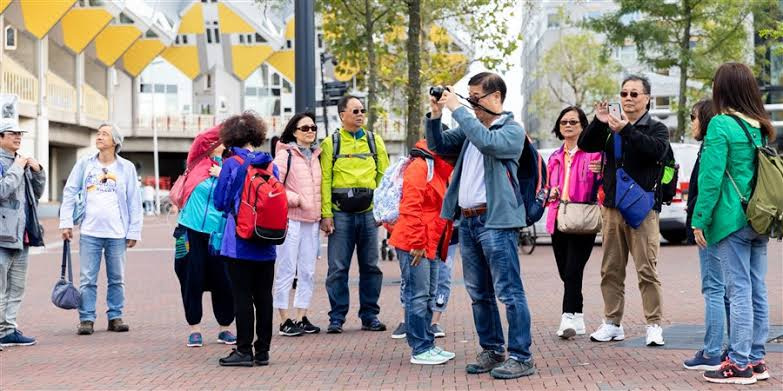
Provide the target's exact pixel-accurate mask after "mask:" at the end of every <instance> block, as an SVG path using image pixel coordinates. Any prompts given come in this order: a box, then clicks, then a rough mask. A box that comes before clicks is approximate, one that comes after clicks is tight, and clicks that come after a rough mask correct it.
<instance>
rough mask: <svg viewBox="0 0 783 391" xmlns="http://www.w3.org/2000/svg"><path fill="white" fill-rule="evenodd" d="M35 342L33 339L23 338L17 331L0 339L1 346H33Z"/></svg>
mask: <svg viewBox="0 0 783 391" xmlns="http://www.w3.org/2000/svg"><path fill="white" fill-rule="evenodd" d="M36 342H37V341H36V340H35V338H33V337H25V336H24V335H22V332H21V331H19V330H14V332H13V333H11V334H8V335H6V336H5V337H3V338H0V345H1V346H30V345H35V343H36Z"/></svg>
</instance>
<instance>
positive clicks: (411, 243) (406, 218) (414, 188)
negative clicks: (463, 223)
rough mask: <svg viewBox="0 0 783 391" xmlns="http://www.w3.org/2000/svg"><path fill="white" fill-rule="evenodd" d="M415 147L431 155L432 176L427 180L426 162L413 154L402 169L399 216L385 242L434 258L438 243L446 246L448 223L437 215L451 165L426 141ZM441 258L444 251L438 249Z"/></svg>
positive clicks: (448, 238)
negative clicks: (418, 251)
mask: <svg viewBox="0 0 783 391" xmlns="http://www.w3.org/2000/svg"><path fill="white" fill-rule="evenodd" d="M416 147H417V148H419V149H421V150H423V151H425V152H428V153H429V154H431V155H433V157H434V169H433V175H432V179H431V180H430V181H429V182H428V181H427V173H428V168H427V161H426V160H425V159H423V158H420V157H415V158H413V160H412V161H411V163H410V164H409V165H408V167H406V168H405V172H404V173H403V182H402V198H401V199H400V217H399V218H398V219H397V222H396V223H395V224H394V230H393V231H392V235H391V239H390V240H389V244H390V245H392V246H393V247H394V248H396V249H398V250H402V251H411V250H420V249H425V253H426V257H427V259H435V257H436V255H437V254H438V253H437V250H438V246H439V244H443V243H445V245H444V246H446V247H447V246H448V243H449V241H450V240H451V231H452V229H451V224H450V223H449V224H447V221H446V220H445V219H443V218H441V217H440V211H441V207H442V206H443V197H444V195H445V194H446V185H447V183H448V180H449V176H450V175H451V171H452V169H453V167H452V166H451V165H449V164H448V163H446V161H444V160H443V159H441V158H440V157H439V156H438V155H436V154H435V153H433V152H431V151H429V150H428V149H427V144H426V142H424V141H423V140H422V141H419V142H418V143H416ZM440 254H441V255H442V258H443V259H445V258H446V252H445V251H441V253H440Z"/></svg>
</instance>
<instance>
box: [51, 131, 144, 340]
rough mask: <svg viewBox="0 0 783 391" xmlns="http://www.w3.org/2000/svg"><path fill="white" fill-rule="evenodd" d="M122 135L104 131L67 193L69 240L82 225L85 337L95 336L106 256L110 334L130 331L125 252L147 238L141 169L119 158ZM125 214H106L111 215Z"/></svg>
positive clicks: (63, 224)
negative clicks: (125, 316) (100, 276)
mask: <svg viewBox="0 0 783 391" xmlns="http://www.w3.org/2000/svg"><path fill="white" fill-rule="evenodd" d="M122 141H123V137H122V133H120V130H119V128H117V126H115V125H111V124H103V125H101V126H100V127H98V136H97V138H96V139H95V147H96V148H98V151H99V152H98V153H97V154H94V155H92V154H91V155H89V156H86V157H84V158H82V159H81V160H79V161H78V162H77V163H76V165H75V166H74V168H73V170H71V174H70V175H69V176H68V181H67V182H66V184H65V188H64V189H63V203H62V206H61V207H60V229H61V231H62V237H63V240H71V239H73V226H74V225H76V224H80V236H79V265H80V267H81V276H80V291H81V304H80V305H79V326H78V328H77V333H78V334H79V335H89V334H92V333H93V325H94V323H95V318H96V316H95V301H96V298H97V290H98V289H97V288H98V287H97V283H98V271H99V270H100V264H101V254H104V252H105V258H106V277H107V280H108V288H107V294H106V302H107V304H108V307H109V309H108V311H107V312H106V314H107V315H108V319H109V325H108V328H107V329H108V330H109V331H116V332H124V331H128V330H129V327H128V325H127V324H126V323H125V322H123V320H122V310H123V308H124V306H125V251H126V248H130V247H133V246H135V245H136V242H137V241H139V240H141V227H142V223H143V209H142V206H141V192H140V191H139V182H138V181H137V174H136V166H134V165H133V163H131V162H130V161H128V160H126V159H123V158H122V157H121V156H119V155H118V153H119V151H120V149H121V147H122ZM111 210H113V211H119V212H120V213H119V214H118V213H106V211H111Z"/></svg>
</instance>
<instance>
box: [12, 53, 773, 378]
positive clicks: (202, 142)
mask: <svg viewBox="0 0 783 391" xmlns="http://www.w3.org/2000/svg"><path fill="white" fill-rule="evenodd" d="M468 93H469V95H468V96H467V97H466V98H464V100H465V101H467V103H468V104H465V103H463V102H461V101H460V99H461V98H462V97H461V96H459V95H458V94H456V93H454V92H453V91H452V90H451V89H450V88H445V89H444V90H443V92H442V94H440V95H439V96H435V95H434V94H433V95H432V96H430V98H429V106H430V112H429V113H428V114H427V115H426V118H425V119H424V128H425V133H426V136H425V139H423V140H420V141H419V142H418V143H416V145H415V148H413V149H412V150H411V151H410V152H409V154H408V156H407V157H406V159H407V160H406V162H405V163H406V165H405V166H404V168H402V169H401V170H400V177H401V180H402V185H401V189H400V191H399V195H398V196H397V198H396V200H397V202H398V204H395V205H394V209H395V211H397V212H398V216H396V217H395V219H394V221H393V222H389V221H379V220H378V218H377V217H376V216H374V214H373V205H374V204H373V200H374V197H375V199H377V194H374V193H375V190H376V189H378V188H379V186H380V185H381V182H382V180H383V178H384V175H388V172H387V169H388V168H389V167H390V162H389V157H388V154H387V150H386V146H385V144H384V141H383V139H382V138H381V137H380V136H379V135H378V134H375V133H373V132H371V131H369V130H367V129H365V128H364V122H365V113H366V109H365V107H364V106H363V103H362V101H361V100H360V99H359V98H357V97H354V96H345V97H343V98H342V99H341V100H340V101H339V103H338V112H339V116H340V119H341V123H342V126H341V128H340V129H339V130H337V131H335V132H334V133H332V134H331V135H328V136H327V137H326V138H325V139H324V140H322V141H321V142H320V143H319V142H318V140H317V137H316V135H317V130H318V128H317V126H316V124H315V116H314V115H313V114H312V113H299V114H296V115H295V116H293V117H292V118H291V120H290V121H289V122H288V124H287V125H286V127H285V129H284V131H283V133H282V135H281V136H280V138H279V142H278V143H277V144H276V146H275V147H274V148H273V151H272V152H274V156H273V155H272V154H270V153H267V152H263V151H261V150H259V147H260V146H261V145H262V144H263V143H264V142H265V140H266V136H267V131H268V129H267V127H266V125H265V123H264V121H262V120H261V119H260V118H259V117H257V116H255V115H254V114H252V113H249V112H246V113H243V114H240V115H235V116H232V117H230V118H228V119H226V120H225V121H224V122H222V123H221V124H219V125H218V126H215V127H214V128H212V129H208V130H205V131H203V132H202V133H200V134H199V135H198V136H197V137H196V138H195V140H194V142H193V144H192V146H191V149H190V152H189V154H188V158H187V171H186V173H185V174H184V176H183V177H182V178H181V181H182V182H181V198H182V199H181V200H180V203H181V208H180V209H181V210H180V213H179V217H178V221H177V222H178V225H177V227H176V229H175V230H174V234H173V236H174V242H175V245H174V247H175V251H174V252H175V260H174V271H175V273H176V276H177V278H178V279H179V282H180V288H181V294H182V303H183V307H184V312H185V320H186V321H187V323H188V325H189V326H190V333H189V335H188V338H187V343H186V344H187V346H189V347H199V346H202V345H203V343H204V337H203V335H202V330H201V327H200V324H201V321H202V315H203V309H202V296H203V293H204V292H206V291H209V292H211V301H212V310H213V313H214V316H215V318H216V320H217V322H218V324H219V325H220V331H219V334H218V336H217V341H218V342H220V343H224V344H228V345H234V344H235V345H236V347H235V348H234V349H233V350H232V351H231V352H230V353H229V354H228V355H227V356H226V357H224V358H221V359H220V360H219V364H220V365H222V366H253V365H268V363H269V361H270V355H269V351H270V345H271V338H272V333H273V329H274V327H275V326H274V324H273V322H274V320H273V318H274V312H275V310H277V312H278V316H279V318H280V324H279V326H278V327H279V328H278V330H279V335H281V336H286V337H295V336H301V335H306V334H316V333H319V332H320V331H321V327H320V326H318V325H316V324H315V323H313V322H312V320H311V319H310V318H308V310H309V308H310V305H311V301H312V297H313V291H314V288H315V269H316V267H317V260H318V258H319V257H318V254H319V248H320V240H319V237H320V231H323V233H324V234H325V235H326V236H327V237H328V250H327V259H328V271H327V274H326V282H325V286H326V292H327V295H328V298H329V303H330V306H331V310H330V311H329V319H328V325H327V326H326V332H327V333H330V334H340V333H342V332H343V328H344V327H345V324H346V322H347V320H348V319H347V317H348V312H349V302H350V294H349V291H350V290H349V270H350V267H351V260H352V257H353V254H354V252H355V253H356V256H357V261H358V264H359V282H358V286H359V289H358V294H359V311H358V317H359V320H360V321H361V329H362V330H367V331H373V332H381V331H385V330H386V325H385V324H384V323H383V322H382V321H381V320H380V319H379V314H380V306H379V303H378V300H379V296H380V293H381V286H382V280H383V274H382V272H381V269H380V268H379V267H378V248H379V246H378V235H379V233H378V227H379V226H381V225H382V223H384V224H383V225H384V226H385V227H386V229H387V230H388V231H389V232H390V233H391V236H390V239H389V244H390V245H391V246H392V247H394V248H395V249H396V251H397V257H398V259H399V263H400V275H401V287H400V302H401V304H402V306H403V308H404V314H405V315H404V319H402V320H401V322H400V323H399V325H398V326H397V328H396V329H395V330H394V332H393V333H392V337H393V338H400V339H401V338H405V339H406V340H407V342H408V344H409V346H410V349H411V353H410V362H411V363H413V364H422V365H433V364H443V363H446V362H448V361H449V360H452V359H454V357H455V354H454V353H452V352H449V351H446V350H444V349H443V348H442V347H439V346H436V344H435V338H437V337H442V336H444V335H445V330H444V328H443V326H442V325H441V324H440V320H441V317H442V314H443V312H444V311H445V310H446V307H447V303H448V298H449V295H450V292H451V273H452V267H453V264H454V255H455V250H456V248H457V247H459V249H460V253H461V260H462V270H463V277H464V282H465V288H466V290H467V293H468V295H469V297H470V300H471V304H472V311H473V320H474V326H475V330H476V333H477V334H478V341H479V345H480V347H481V351H480V353H479V354H478V355H477V357H476V360H475V362H472V363H469V364H468V365H467V367H466V371H467V372H468V373H470V374H479V373H487V372H489V373H490V374H491V376H492V377H494V378H499V379H513V378H517V377H521V376H527V375H531V374H533V373H535V370H536V367H535V363H534V360H533V357H532V352H531V343H532V334H531V315H530V310H529V307H528V302H527V298H526V294H525V290H524V287H523V282H522V270H521V266H520V259H519V255H518V253H517V252H516V251H509V249H515V248H517V241H518V229H519V228H521V227H524V226H527V225H529V221H528V219H527V217H529V216H527V215H528V213H530V212H529V209H528V206H527V203H526V200H524V196H523V195H521V194H520V191H521V190H520V186H521V185H520V183H519V181H517V176H516V173H517V170H518V168H519V167H518V165H519V162H518V160H519V159H520V156H521V155H522V153H523V148H525V145H527V144H526V142H525V140H526V138H527V136H526V133H525V130H524V129H523V127H522V126H521V125H520V124H519V123H517V122H516V121H515V120H514V118H513V115H512V114H511V113H510V112H507V111H504V110H503V104H504V101H505V98H506V85H505V83H504V81H503V79H502V78H501V77H500V76H499V75H497V74H494V73H489V72H483V73H479V74H477V75H475V76H473V77H472V78H471V79H470V81H469V82H468ZM650 93H651V91H650V83H649V82H648V81H647V79H645V78H644V77H641V76H629V77H627V78H626V79H625V80H624V81H623V83H622V85H621V90H620V97H621V103H620V106H621V109H622V111H619V108H618V111H613V109H614V108H613V107H611V105H609V104H607V103H606V102H599V103H597V104H596V106H595V109H594V112H595V116H594V118H593V120H592V121H591V122H589V121H588V118H587V115H586V114H585V112H584V111H583V110H582V109H581V108H579V107H574V106H571V107H566V108H565V109H563V110H562V112H561V113H560V115H559V116H558V118H557V121H556V122H555V125H554V128H553V133H554V135H555V136H556V137H557V138H558V139H560V140H562V141H563V145H562V146H561V147H560V148H559V149H557V150H556V151H555V152H554V153H553V154H552V155H551V157H550V158H549V161H548V164H547V167H548V169H547V177H548V181H547V182H548V184H547V186H546V188H547V189H548V198H547V199H545V200H544V203H545V206H546V208H547V209H548V214H547V218H546V228H547V231H549V233H551V235H552V248H553V252H554V256H555V260H556V264H557V269H558V273H559V276H560V279H561V280H562V282H563V288H564V289H563V300H562V313H561V318H560V319H561V321H560V325H559V327H558V329H557V331H556V335H557V336H559V337H561V338H564V339H571V338H574V337H576V336H578V335H582V334H585V333H586V325H585V321H584V308H583V307H584V305H583V295H582V281H583V275H584V269H585V265H586V264H587V262H588V260H589V258H590V254H591V252H592V248H593V245H594V242H595V239H596V236H597V234H598V233H599V232H600V233H601V236H602V243H603V244H602V245H603V259H602V264H601V292H602V296H603V300H604V309H603V314H602V318H603V322H602V323H601V324H600V325H599V326H598V328H597V329H596V330H595V331H594V332H593V333H592V334H591V335H590V340H592V341H595V342H608V341H619V340H623V339H624V338H625V333H624V330H623V324H622V320H623V313H624V304H625V301H624V294H625V279H626V275H625V270H626V264H627V262H628V256H629V253H630V255H631V257H632V258H633V262H634V266H635V268H636V271H637V276H638V281H639V290H640V292H641V295H642V305H643V310H644V316H645V319H646V323H647V333H646V334H647V335H646V344H647V345H648V346H661V345H664V338H663V330H662V328H661V322H662V319H663V306H662V291H661V283H660V280H659V278H658V273H657V270H656V266H657V261H658V251H659V246H660V245H659V234H660V232H659V226H658V214H659V212H660V210H661V205H662V204H663V203H665V202H667V201H669V200H670V198H667V197H669V195H668V194H667V193H668V190H667V188H666V186H665V182H666V180H664V179H663V178H664V177H665V176H666V174H665V173H666V172H667V170H666V167H665V166H666V165H667V164H668V163H667V162H672V161H673V153H672V150H671V146H670V144H669V132H668V130H667V128H666V126H665V125H664V124H662V123H661V122H659V121H657V120H655V119H654V118H652V117H651V115H650V112H649V108H650ZM444 108H445V109H447V110H449V111H450V112H451V114H452V118H453V120H454V122H455V123H456V125H457V126H456V127H454V128H452V129H448V128H447V127H446V126H445V125H444V124H442V123H441V116H442V113H443V111H444ZM471 109H472V111H471ZM691 118H692V127H693V136H694V138H695V139H696V140H699V141H702V147H701V150H700V158H699V162H698V163H697V167H696V168H694V171H693V175H692V177H691V184H690V197H689V200H688V216H689V220H688V221H689V225H691V226H692V230H693V235H694V237H695V241H696V243H697V244H698V245H699V258H700V261H701V274H702V292H703V294H704V300H705V318H706V319H705V323H706V325H707V331H706V335H705V338H704V348H703V349H701V350H699V351H698V352H697V353H696V355H695V356H694V357H693V358H691V359H688V360H686V361H685V362H684V365H685V367H686V368H689V369H697V370H703V371H706V372H705V373H704V378H705V379H706V380H708V381H711V382H719V383H739V384H750V383H753V382H755V381H756V380H764V379H767V378H769V374H768V372H767V369H766V364H765V362H764V356H765V351H764V343H765V341H766V337H767V333H768V314H767V312H768V305H767V293H766V287H765V283H764V278H765V273H766V265H767V256H766V243H767V240H768V239H767V237H765V236H763V235H760V234H758V233H756V232H755V231H754V230H753V228H752V227H750V226H749V225H748V221H747V219H746V217H745V213H744V203H745V201H746V200H747V199H748V198H749V196H750V194H751V191H752V183H753V181H754V179H753V178H754V172H755V160H754V155H755V147H756V146H757V145H762V144H764V143H765V142H766V141H767V140H771V139H773V136H774V130H773V128H772V126H771V124H770V121H769V118H768V116H767V115H766V114H765V113H764V108H763V104H762V102H761V98H760V94H759V91H758V87H757V86H756V84H755V79H754V78H753V75H752V73H751V71H750V69H748V68H747V66H745V65H742V64H737V63H728V64H724V65H723V66H721V67H720V68H719V69H718V71H717V73H716V75H715V81H714V85H713V97H712V100H711V101H710V100H703V101H700V102H699V103H697V104H696V105H695V106H694V108H693V111H692V115H691ZM746 134H747V138H746ZM21 137H22V131H20V130H19V129H16V128H13V127H9V126H6V127H4V128H2V129H0V147H1V148H2V150H0V169H1V170H2V173H3V176H2V179H0V213H2V214H3V218H4V220H3V222H2V224H0V315H2V318H0V345H2V346H14V345H31V344H34V343H35V339H34V338H32V337H30V336H26V335H23V334H22V332H21V331H19V329H18V328H17V325H16V313H17V311H18V309H19V305H20V302H21V298H22V293H23V291H24V285H25V284H24V282H25V273H26V265H27V254H28V249H29V247H31V246H40V245H42V244H43V243H42V240H43V239H42V237H41V236H42V233H41V229H40V225H39V224H38V218H37V216H36V212H35V211H36V206H37V200H38V198H39V197H40V196H41V193H42V192H43V188H44V182H45V175H44V173H43V169H42V167H41V165H40V164H39V163H38V162H37V161H36V160H35V159H33V158H30V157H28V158H25V157H22V156H21V155H19V154H18V152H17V151H18V150H19V147H20V141H21ZM748 140H751V142H752V143H753V145H751V144H750V143H749V142H748ZM122 142H123V137H122V134H121V133H120V131H119V129H118V128H117V127H116V126H114V125H110V124H107V125H102V126H100V127H99V129H98V134H97V138H96V142H95V146H96V147H97V149H98V153H97V154H91V155H89V156H87V157H85V158H83V159H81V160H79V161H78V162H77V163H76V165H75V166H74V168H73V170H72V171H71V174H70V175H69V177H68V180H67V183H66V185H65V188H64V191H63V203H62V207H61V210H60V229H61V231H62V238H63V239H64V240H66V241H70V240H72V239H73V227H74V226H75V225H79V226H80V235H79V248H80V250H79V257H80V267H81V275H80V295H81V297H80V299H81V300H80V304H79V307H78V312H79V325H78V327H77V333H78V334H80V335H89V334H92V333H93V330H94V323H95V321H96V308H95V301H96V291H97V287H96V284H97V276H98V272H99V270H100V263H101V258H102V257H103V258H105V260H106V273H107V281H108V290H107V292H108V293H107V305H108V310H107V319H108V326H107V329H108V330H109V331H115V332H123V331H128V330H129V325H128V324H127V323H125V322H124V321H123V319H122V316H123V308H124V303H125V296H124V271H125V253H126V249H127V248H132V247H133V246H135V245H136V243H137V241H138V240H140V239H141V229H142V220H143V211H144V210H143V208H142V202H141V197H140V191H139V185H138V182H137V180H136V178H137V175H136V169H135V167H134V165H133V164H132V163H131V162H129V161H128V160H126V159H123V158H122V157H120V156H119V152H120V149H121V147H122ZM388 171H392V170H388ZM675 182H676V180H675ZM629 183H630V185H629ZM638 189H642V190H638ZM636 191H642V193H635V192H636ZM283 196H284V199H283V200H282V201H281V198H280V197H283ZM629 198H634V202H633V203H632V204H631V205H629V203H628V202H627V200H628V199H629ZM280 202H282V203H280ZM270 205H276V207H275V208H274V210H273V209H271V207H270ZM107 210H119V212H120V213H105V211H107ZM566 210H568V211H569V213H571V214H573V213H576V215H577V216H578V218H579V221H577V222H576V225H577V226H579V227H576V226H575V222H574V221H575V220H574V217H573V215H572V216H570V217H569V216H568V213H566V212H565V211H566ZM279 214H282V219H283V221H284V224H283V227H282V233H281V227H280V226H276V225H275V224H274V222H273V221H272V220H275V219H277V218H278V216H277V215H279ZM590 224H592V225H590ZM588 225H590V226H588ZM294 287H295V288H294ZM292 289H295V293H294V295H293V296H294V297H293V304H291V291H292ZM498 301H500V302H501V303H502V304H503V305H504V306H505V310H506V322H505V325H506V326H507V329H508V338H507V339H506V336H505V335H504V331H503V330H504V322H503V321H502V320H501V317H500V312H499V308H498V304H497V302H498ZM291 305H292V306H293V308H291ZM234 321H236V325H235V327H234V328H233V330H235V331H236V334H234V333H233V332H232V327H231V325H232V323H234ZM316 323H317V322H316ZM729 325H730V327H729ZM254 330H255V331H254ZM724 330H726V331H727V332H728V335H729V345H728V347H726V348H724V347H723V346H722V340H723V335H724Z"/></svg>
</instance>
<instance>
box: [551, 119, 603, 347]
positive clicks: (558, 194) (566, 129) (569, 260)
mask: <svg viewBox="0 0 783 391" xmlns="http://www.w3.org/2000/svg"><path fill="white" fill-rule="evenodd" d="M586 126H587V116H586V115H585V113H584V112H583V111H582V109H580V108H578V107H575V106H569V107H566V108H565V109H563V111H561V112H560V116H559V117H558V118H557V122H555V127H554V129H552V132H553V133H554V134H555V136H557V138H559V139H560V140H563V146H562V147H560V149H558V150H557V151H555V152H554V153H553V154H552V156H550V157H549V164H548V167H549V186H550V198H549V203H548V206H547V208H548V209H549V210H548V211H547V219H546V229H547V231H548V232H549V233H550V234H551V235H552V250H553V251H554V253H555V261H556V262H557V270H558V272H559V274H560V279H561V280H563V287H564V292H563V314H562V315H561V317H560V327H559V328H558V329H557V335H558V336H559V337H561V338H564V339H567V338H571V337H573V336H575V335H577V334H579V335H581V334H584V333H585V322H584V315H583V312H582V274H583V272H584V269H585V265H586V264H587V260H588V259H590V253H591V252H592V251H593V242H595V236H596V234H570V233H564V232H560V231H559V230H558V229H557V211H558V209H559V207H560V205H561V203H563V202H578V203H591V202H596V193H597V190H598V189H597V188H598V183H597V176H598V172H600V169H601V167H600V164H601V154H600V153H587V152H583V151H580V150H579V148H578V147H577V146H576V142H577V140H579V135H580V134H581V133H582V129H584V128H585V127H586Z"/></svg>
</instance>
